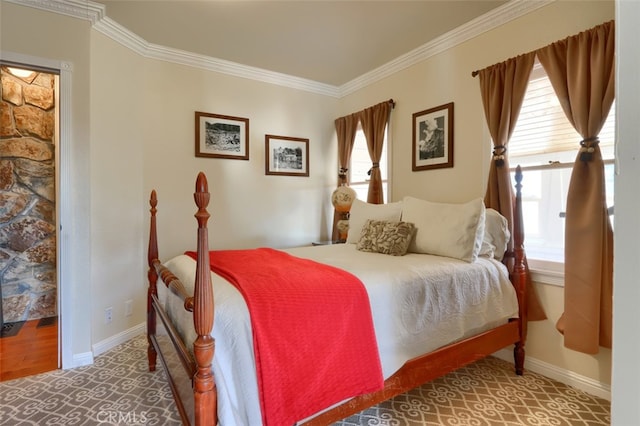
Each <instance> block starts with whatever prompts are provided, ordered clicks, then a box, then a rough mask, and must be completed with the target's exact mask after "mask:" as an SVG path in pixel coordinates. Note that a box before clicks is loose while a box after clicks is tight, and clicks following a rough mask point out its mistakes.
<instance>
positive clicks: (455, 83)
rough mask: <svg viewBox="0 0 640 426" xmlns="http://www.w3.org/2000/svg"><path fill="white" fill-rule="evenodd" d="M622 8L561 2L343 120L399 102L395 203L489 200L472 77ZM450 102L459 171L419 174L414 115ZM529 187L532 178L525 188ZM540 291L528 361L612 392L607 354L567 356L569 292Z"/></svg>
mask: <svg viewBox="0 0 640 426" xmlns="http://www.w3.org/2000/svg"><path fill="white" fill-rule="evenodd" d="M614 6H615V5H614V2H613V1H596V2H582V1H576V2H567V1H559V2H553V3H551V4H549V5H548V6H545V7H542V8H540V9H538V10H536V11H534V12H532V13H529V14H527V15H525V16H523V17H520V18H518V19H515V20H512V21H511V22H508V23H506V24H504V25H502V26H500V27H498V28H496V29H494V30H492V31H488V32H486V33H484V34H482V35H480V36H477V37H475V38H473V39H471V40H469V41H467V42H464V43H462V44H460V45H458V46H456V47H454V48H451V49H448V50H446V51H444V52H442V53H439V54H437V55H435V56H433V57H431V58H429V59H427V60H425V61H423V62H421V63H419V64H416V65H414V66H412V67H410V68H407V69H406V70H403V71H400V72H397V73H395V74H392V75H391V76H389V77H387V78H385V79H384V80H381V81H379V82H377V83H374V84H372V85H370V86H368V87H365V88H363V89H361V90H359V91H357V92H355V93H353V94H351V95H349V96H347V97H345V98H343V99H342V102H341V106H340V108H341V111H342V112H343V113H347V112H350V111H355V110H358V109H360V108H362V107H363V106H367V105H368V104H371V103H372V102H373V101H374V100H378V101H379V100H384V99H387V98H393V99H394V100H395V101H396V108H395V110H394V111H393V116H392V120H393V128H392V140H393V165H392V169H393V184H392V185H393V187H392V194H393V195H392V197H393V199H394V200H400V199H402V197H404V196H405V195H413V196H417V197H421V198H425V199H429V200H434V201H443V202H461V201H468V200H470V199H472V198H475V197H482V196H484V193H485V188H486V182H487V179H488V165H489V160H490V156H491V140H490V136H489V133H488V130H487V129H486V121H485V118H484V111H483V108H482V101H481V98H480V88H479V82H478V80H477V78H473V77H471V72H472V71H474V70H478V69H482V68H484V67H487V66H489V65H492V64H495V63H497V62H502V61H504V60H506V59H508V58H510V57H513V56H516V55H519V54H522V53H526V52H530V51H533V50H536V49H538V48H541V47H543V46H546V45H548V44H550V43H552V42H554V41H556V40H559V39H563V38H565V37H567V36H571V35H574V34H577V33H579V32H580V31H583V30H586V29H589V28H591V27H593V26H596V25H599V24H602V23H603V22H605V21H608V20H610V19H613V18H614V9H615V7H614ZM568 17H570V19H569V18H568ZM447 102H454V110H455V111H454V124H455V129H454V167H453V168H448V169H438V170H429V171H419V172H413V171H412V170H411V143H412V133H411V132H412V114H413V113H415V112H419V111H422V110H425V109H428V108H432V107H435V106H438V105H442V104H445V103H447ZM577 142H578V141H576V145H577ZM526 184H527V177H526V175H525V176H524V180H523V185H526ZM525 247H526V241H525ZM536 289H537V292H538V294H539V296H540V299H541V302H542V304H543V307H544V309H545V311H546V313H547V315H548V317H549V319H548V320H545V321H537V322H530V323H529V324H530V325H529V339H528V342H527V345H526V352H527V356H529V357H531V358H532V359H533V358H535V359H536V360H539V361H542V362H544V363H547V364H549V365H550V366H552V367H554V368H559V369H564V370H569V371H571V372H575V373H577V374H579V375H581V376H584V377H586V378H589V379H592V380H593V381H595V382H596V384H598V383H602V384H604V385H605V388H606V385H607V384H609V383H610V380H611V379H610V374H611V351H610V350H608V349H601V351H600V353H599V354H597V355H595V356H592V355H585V354H582V353H579V352H575V351H571V350H568V349H566V348H564V346H563V341H562V336H561V335H560V334H559V333H558V332H557V331H556V330H555V322H556V321H557V319H558V318H559V317H560V315H561V314H562V311H563V304H564V292H563V288H562V287H557V286H552V285H546V284H536ZM604 392H605V393H606V392H607V390H606V389H604Z"/></svg>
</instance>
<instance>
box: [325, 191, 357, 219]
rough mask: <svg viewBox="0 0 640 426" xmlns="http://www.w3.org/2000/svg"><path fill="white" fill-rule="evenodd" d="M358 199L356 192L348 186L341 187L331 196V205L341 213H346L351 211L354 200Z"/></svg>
mask: <svg viewBox="0 0 640 426" xmlns="http://www.w3.org/2000/svg"><path fill="white" fill-rule="evenodd" d="M356 198H357V194H356V191H355V190H354V189H353V188H350V187H348V186H346V185H341V186H339V187H337V188H336V190H335V191H333V194H331V204H333V207H334V208H335V209H336V211H338V212H340V213H346V212H348V211H349V210H351V204H353V200H355V199H356Z"/></svg>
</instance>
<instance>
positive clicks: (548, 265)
mask: <svg viewBox="0 0 640 426" xmlns="http://www.w3.org/2000/svg"><path fill="white" fill-rule="evenodd" d="M527 261H528V262H529V271H531V280H532V281H533V282H536V283H540V284H548V285H554V286H557V287H564V263H560V262H549V261H544V260H536V259H527Z"/></svg>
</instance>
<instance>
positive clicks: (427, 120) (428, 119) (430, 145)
mask: <svg viewBox="0 0 640 426" xmlns="http://www.w3.org/2000/svg"><path fill="white" fill-rule="evenodd" d="M412 154H413V155H412V164H411V167H412V170H413V171H414V172H415V171H418V170H429V169H441V168H445V167H453V102H451V103H448V104H445V105H440V106H437V107H435V108H431V109H427V110H424V111H420V112H416V113H415V114H413V146H412Z"/></svg>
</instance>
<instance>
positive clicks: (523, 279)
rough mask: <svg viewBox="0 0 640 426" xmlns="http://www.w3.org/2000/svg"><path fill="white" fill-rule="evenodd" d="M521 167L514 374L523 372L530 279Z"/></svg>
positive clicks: (516, 222)
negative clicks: (523, 221) (516, 331)
mask: <svg viewBox="0 0 640 426" xmlns="http://www.w3.org/2000/svg"><path fill="white" fill-rule="evenodd" d="M521 189H522V169H521V167H520V166H518V167H516V200H515V203H516V204H515V211H514V214H515V217H514V221H513V249H514V254H515V263H514V266H513V272H512V280H513V284H514V286H515V288H516V291H517V292H518V305H519V308H520V320H519V321H518V324H519V325H518V331H519V333H520V340H519V341H518V342H516V345H515V347H514V349H513V357H514V361H515V367H516V374H518V375H522V373H523V372H524V344H525V341H526V339H527V321H528V319H527V303H528V301H527V292H528V286H529V285H530V282H529V281H530V280H529V277H528V270H527V265H526V262H527V259H526V257H525V252H524V226H523V223H522V220H523V218H522V193H521Z"/></svg>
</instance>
